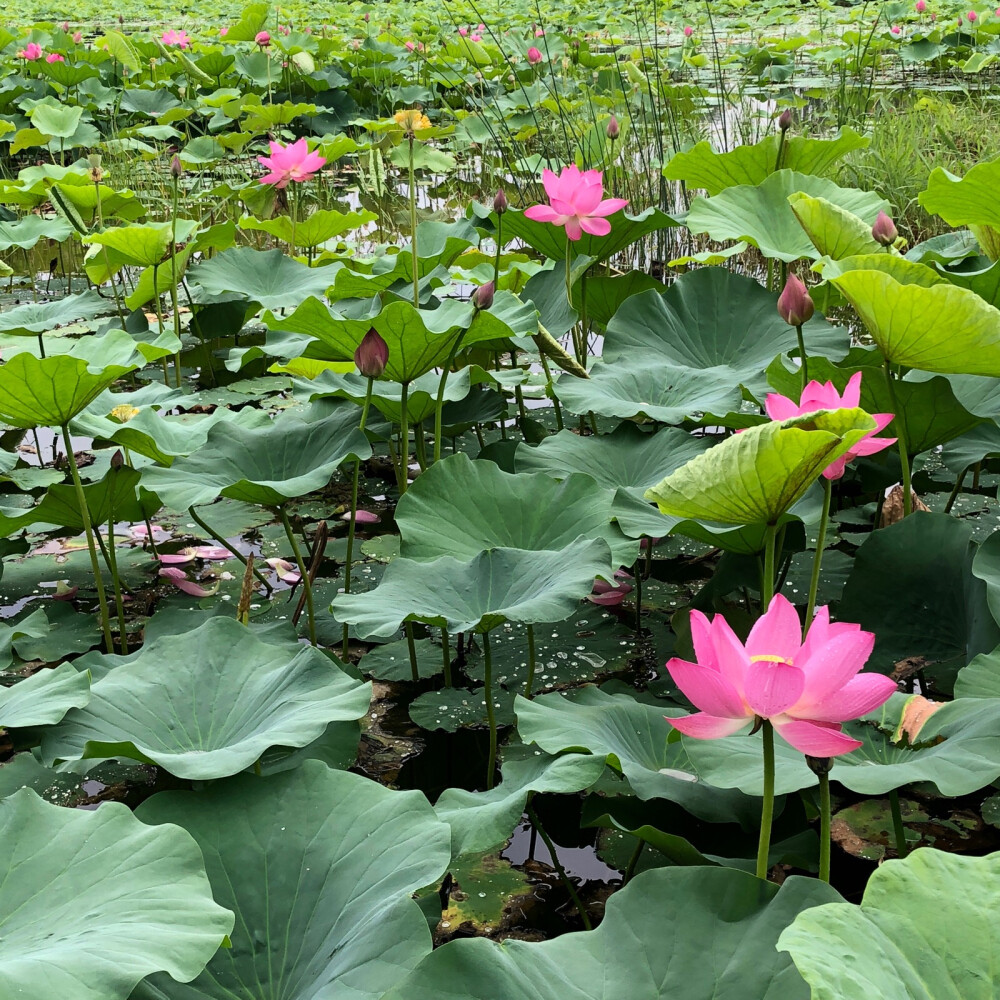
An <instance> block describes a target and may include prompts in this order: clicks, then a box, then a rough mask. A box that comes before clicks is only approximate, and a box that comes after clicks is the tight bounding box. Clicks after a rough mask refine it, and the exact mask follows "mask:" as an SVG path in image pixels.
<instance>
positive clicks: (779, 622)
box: [746, 594, 802, 661]
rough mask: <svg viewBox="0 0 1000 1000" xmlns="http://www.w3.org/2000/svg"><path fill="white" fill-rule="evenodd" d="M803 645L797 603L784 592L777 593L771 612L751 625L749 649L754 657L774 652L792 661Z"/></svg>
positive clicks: (748, 640)
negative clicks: (783, 593) (790, 599)
mask: <svg viewBox="0 0 1000 1000" xmlns="http://www.w3.org/2000/svg"><path fill="white" fill-rule="evenodd" d="M801 645H802V623H801V622H800V621H799V613H798V612H797V611H796V610H795V605H794V604H792V602H791V601H789V600H788V598H787V597H785V596H784V595H782V594H775V595H774V598H773V600H772V601H771V605H770V607H769V608H768V609H767V613H766V614H764V615H761V617H760V618H758V619H757V621H756V622H755V623H754V626H753V628H752V629H750V634H749V635H748V636H747V641H746V650H747V652H748V653H749V654H750V656H751V658H753V657H754V656H760V655H774V656H780V657H782V658H783V659H786V660H789V661H790V660H791V659H792V657H793V656H795V655H796V653H798V651H799V647H800V646H801Z"/></svg>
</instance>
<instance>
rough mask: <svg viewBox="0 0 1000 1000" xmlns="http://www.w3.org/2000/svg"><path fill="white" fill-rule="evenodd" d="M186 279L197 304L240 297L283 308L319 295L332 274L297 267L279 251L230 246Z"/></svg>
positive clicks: (196, 268) (321, 269)
mask: <svg viewBox="0 0 1000 1000" xmlns="http://www.w3.org/2000/svg"><path fill="white" fill-rule="evenodd" d="M188 280H189V281H190V283H191V285H192V286H193V289H194V293H195V301H197V302H213V301H217V300H219V299H221V298H244V299H249V300H250V301H251V302H259V303H260V305H261V306H262V307H263V308H265V309H285V308H294V307H295V306H297V305H298V304H299V303H300V302H301V301H302V300H303V299H305V298H307V297H308V296H310V295H322V294H323V293H324V292H325V291H326V289H327V286H328V285H330V284H331V283H332V280H333V275H332V272H330V271H328V270H327V269H326V268H325V267H307V266H306V265H305V264H300V263H299V262H298V261H297V260H292V258H291V257H288V256H286V255H285V254H284V253H282V252H281V251H280V250H253V249H251V248H250V247H234V248H232V249H230V250H223V251H222V253H220V254H216V255H215V256H214V257H212V258H211V259H210V260H207V261H205V262H204V263H201V264H198V265H197V266H196V267H192V268H191V270H190V271H189V272H188Z"/></svg>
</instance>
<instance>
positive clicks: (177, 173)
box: [170, 153, 184, 180]
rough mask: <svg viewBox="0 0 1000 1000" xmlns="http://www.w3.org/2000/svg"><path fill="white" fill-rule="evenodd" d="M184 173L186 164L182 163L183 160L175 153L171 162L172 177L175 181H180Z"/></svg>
mask: <svg viewBox="0 0 1000 1000" xmlns="http://www.w3.org/2000/svg"><path fill="white" fill-rule="evenodd" d="M183 173H184V164H183V163H181V158H180V157H179V156H178V155H177V154H176V153H174V158H173V159H172V160H171V161H170V176H171V177H173V178H174V180H180V178H181V175H182V174H183Z"/></svg>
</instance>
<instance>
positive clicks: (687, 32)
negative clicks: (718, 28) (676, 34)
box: [684, 24, 694, 38]
mask: <svg viewBox="0 0 1000 1000" xmlns="http://www.w3.org/2000/svg"><path fill="white" fill-rule="evenodd" d="M693 34H694V28H692V27H691V25H690V24H685V25H684V37H685V38H690V37H691V36H692V35H693Z"/></svg>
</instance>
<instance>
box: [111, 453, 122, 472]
mask: <svg viewBox="0 0 1000 1000" xmlns="http://www.w3.org/2000/svg"><path fill="white" fill-rule="evenodd" d="M124 464H125V459H124V457H123V456H122V451H121V448H119V449H117V450H116V451H115V453H114V454H113V455H112V456H111V468H112V469H120V468H121V467H122V466H123V465H124Z"/></svg>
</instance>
